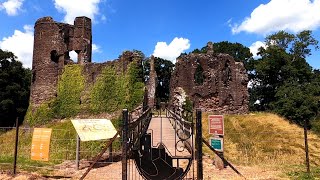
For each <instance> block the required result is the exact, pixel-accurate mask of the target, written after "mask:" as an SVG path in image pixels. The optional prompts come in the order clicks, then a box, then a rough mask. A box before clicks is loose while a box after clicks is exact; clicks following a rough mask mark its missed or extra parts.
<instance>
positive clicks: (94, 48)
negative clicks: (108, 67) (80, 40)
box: [92, 43, 102, 53]
mask: <svg viewBox="0 0 320 180" xmlns="http://www.w3.org/2000/svg"><path fill="white" fill-rule="evenodd" d="M101 52H102V51H101V47H100V46H99V45H96V44H94V43H92V53H101Z"/></svg>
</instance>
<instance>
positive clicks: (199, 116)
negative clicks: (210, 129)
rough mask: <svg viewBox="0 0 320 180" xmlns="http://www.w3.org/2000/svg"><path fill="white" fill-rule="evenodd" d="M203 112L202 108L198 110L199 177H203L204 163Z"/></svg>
mask: <svg viewBox="0 0 320 180" xmlns="http://www.w3.org/2000/svg"><path fill="white" fill-rule="evenodd" d="M201 120H202V113H201V109H197V110H196V145H197V154H196V155H197V157H198V161H197V179H199V180H202V179H203V164H202V122H201Z"/></svg>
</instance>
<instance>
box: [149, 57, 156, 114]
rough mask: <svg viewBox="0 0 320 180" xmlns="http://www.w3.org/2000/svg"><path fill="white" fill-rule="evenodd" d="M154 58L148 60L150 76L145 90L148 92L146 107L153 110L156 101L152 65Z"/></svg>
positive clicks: (154, 71)
mask: <svg viewBox="0 0 320 180" xmlns="http://www.w3.org/2000/svg"><path fill="white" fill-rule="evenodd" d="M154 60H155V58H154V56H151V58H150V74H149V80H148V82H147V90H148V106H149V107H151V108H153V107H154V105H155V99H156V88H157V73H156V70H155V64H154Z"/></svg>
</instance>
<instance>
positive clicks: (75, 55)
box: [69, 51, 78, 62]
mask: <svg viewBox="0 0 320 180" xmlns="http://www.w3.org/2000/svg"><path fill="white" fill-rule="evenodd" d="M69 56H70V59H72V60H73V61H74V62H77V61H78V54H77V53H76V52H75V51H70V52H69Z"/></svg>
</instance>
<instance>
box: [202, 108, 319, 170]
mask: <svg viewBox="0 0 320 180" xmlns="http://www.w3.org/2000/svg"><path fill="white" fill-rule="evenodd" d="M207 117H208V113H204V114H203V125H202V126H203V135H204V136H205V138H207V139H209V137H210V135H209V134H208V118H207ZM224 120H225V121H224V122H225V136H224V156H225V157H226V159H228V160H229V161H230V162H232V163H234V164H236V165H245V166H256V165H258V166H263V167H270V168H284V169H285V171H287V172H291V171H294V170H295V169H300V170H304V169H305V168H304V163H305V149H304V148H305V145H304V144H305V142H304V132H303V128H301V127H299V126H297V125H296V124H291V123H289V121H287V120H286V119H284V118H282V117H280V116H278V115H275V114H271V113H254V114H248V115H227V116H225V119H224ZM308 143H309V154H310V163H311V164H310V165H311V167H314V168H316V167H319V165H320V136H318V135H316V134H314V133H312V132H308ZM204 152H205V153H206V154H209V155H213V154H212V153H211V152H210V150H209V149H208V148H207V147H204ZM317 171H318V170H317ZM318 176H320V174H318Z"/></svg>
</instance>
